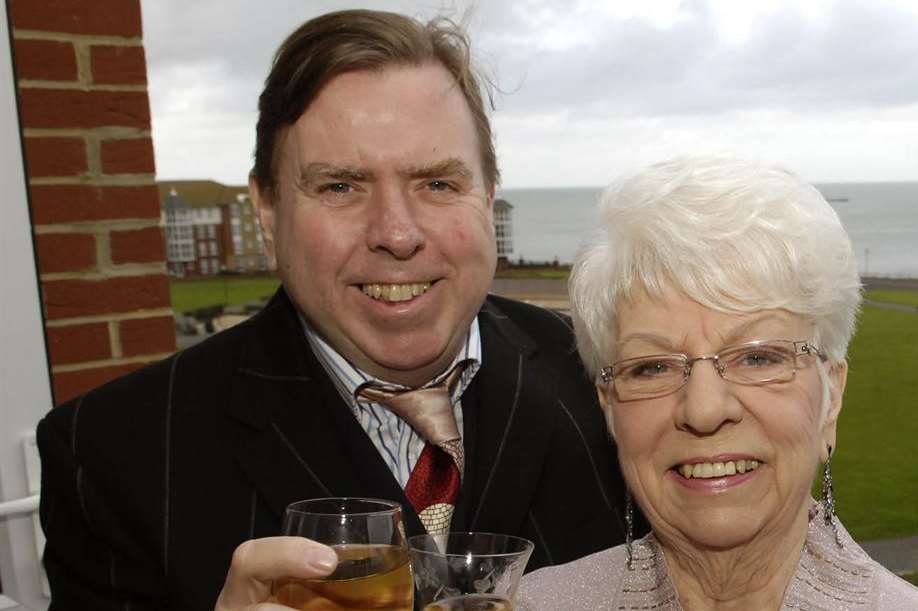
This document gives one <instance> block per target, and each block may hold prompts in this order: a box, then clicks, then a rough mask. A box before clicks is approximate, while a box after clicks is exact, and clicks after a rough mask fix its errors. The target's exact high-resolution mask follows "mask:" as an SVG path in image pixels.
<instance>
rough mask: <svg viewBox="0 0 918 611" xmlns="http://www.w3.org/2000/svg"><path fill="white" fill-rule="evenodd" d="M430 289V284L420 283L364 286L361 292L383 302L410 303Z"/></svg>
mask: <svg viewBox="0 0 918 611" xmlns="http://www.w3.org/2000/svg"><path fill="white" fill-rule="evenodd" d="M429 288H430V283H429V282H418V283H414V284H364V285H363V287H362V288H361V290H362V291H363V293H364V295H367V296H369V297H372V298H373V299H379V300H381V301H408V300H409V299H411V298H412V297H417V296H418V295H423V294H424V293H426V292H427V290H428V289H429Z"/></svg>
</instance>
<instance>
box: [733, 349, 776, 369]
mask: <svg viewBox="0 0 918 611" xmlns="http://www.w3.org/2000/svg"><path fill="white" fill-rule="evenodd" d="M786 360H787V359H786V357H785V356H784V355H782V354H779V353H777V352H747V353H746V354H744V355H743V358H742V359H740V364H741V365H743V366H744V367H764V366H766V365H776V364H780V363H783V362H784V361H786Z"/></svg>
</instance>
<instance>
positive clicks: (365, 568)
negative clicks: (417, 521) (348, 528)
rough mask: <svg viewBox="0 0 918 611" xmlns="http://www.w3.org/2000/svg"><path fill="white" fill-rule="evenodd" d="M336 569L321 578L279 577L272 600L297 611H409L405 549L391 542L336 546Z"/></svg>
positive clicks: (410, 588)
mask: <svg viewBox="0 0 918 611" xmlns="http://www.w3.org/2000/svg"><path fill="white" fill-rule="evenodd" d="M333 547H334V549H335V552H337V554H338V568H337V569H335V572H334V573H332V574H331V575H330V576H328V577H326V578H324V579H292V578H288V579H281V580H278V581H276V582H275V583H274V589H273V598H272V601H273V602H278V603H281V604H283V605H287V606H288V607H293V608H294V609H299V610H300V611H366V610H368V609H377V610H384V611H412V608H413V604H414V584H413V583H412V581H411V569H410V567H409V565H408V550H406V549H405V548H404V547H397V546H394V545H337V546H333Z"/></svg>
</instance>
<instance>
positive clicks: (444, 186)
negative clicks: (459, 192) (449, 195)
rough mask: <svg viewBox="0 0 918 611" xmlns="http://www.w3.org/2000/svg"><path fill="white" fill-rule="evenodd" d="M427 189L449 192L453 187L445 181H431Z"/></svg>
mask: <svg viewBox="0 0 918 611" xmlns="http://www.w3.org/2000/svg"><path fill="white" fill-rule="evenodd" d="M427 188H428V189H430V190H431V191H449V190H451V189H452V188H453V187H452V185H450V184H449V183H448V182H446V181H445V180H431V181H430V182H429V183H427Z"/></svg>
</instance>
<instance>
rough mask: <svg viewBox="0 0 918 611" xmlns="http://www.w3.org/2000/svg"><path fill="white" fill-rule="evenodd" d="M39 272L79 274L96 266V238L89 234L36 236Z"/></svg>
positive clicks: (44, 234) (46, 234) (47, 234)
mask: <svg viewBox="0 0 918 611" xmlns="http://www.w3.org/2000/svg"><path fill="white" fill-rule="evenodd" d="M35 247H36V250H37V251H38V271H39V272H41V273H42V274H53V273H55V272H78V271H83V270H87V269H92V268H93V267H95V265H96V238H95V236H93V235H91V234H88V233H43V234H39V235H37V236H35Z"/></svg>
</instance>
